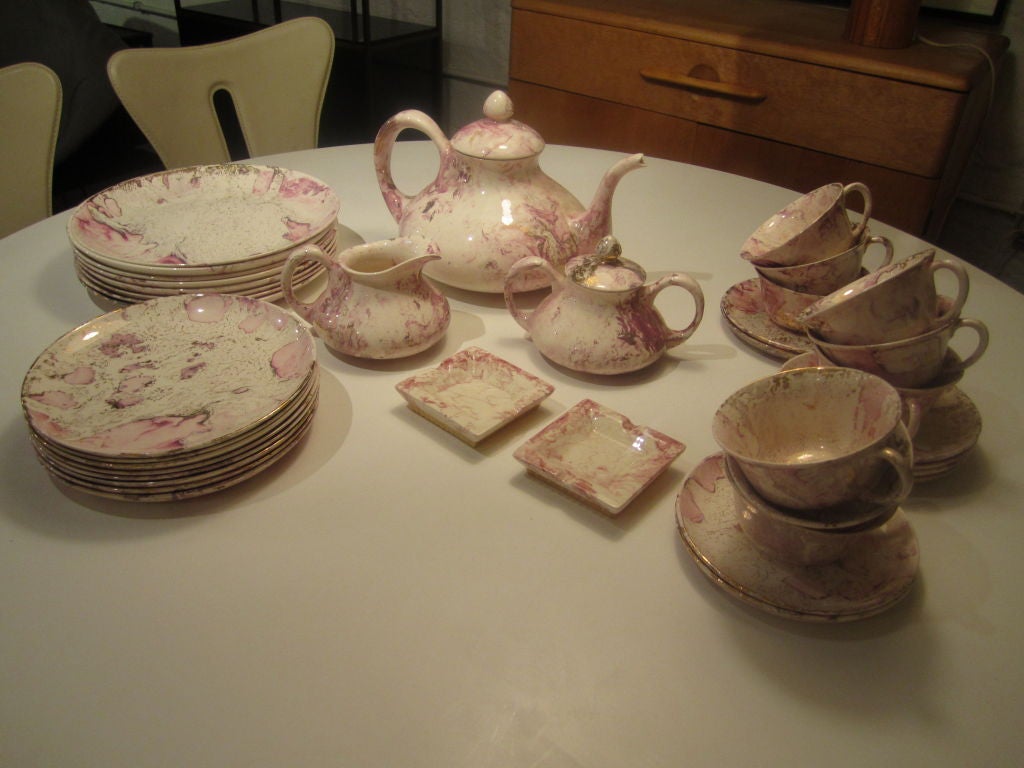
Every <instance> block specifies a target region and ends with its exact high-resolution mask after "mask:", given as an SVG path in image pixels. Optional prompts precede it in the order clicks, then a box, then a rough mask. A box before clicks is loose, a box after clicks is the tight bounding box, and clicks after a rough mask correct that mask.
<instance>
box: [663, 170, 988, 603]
mask: <svg viewBox="0 0 1024 768" xmlns="http://www.w3.org/2000/svg"><path fill="white" fill-rule="evenodd" d="M851 194H857V195H859V196H860V197H861V199H862V202H863V214H862V215H861V216H860V218H859V221H857V222H854V221H852V220H851V217H850V216H849V214H848V213H847V210H846V200H847V198H848V197H849V196H850V195H851ZM870 213H871V193H870V190H869V189H868V188H867V187H866V186H865V185H863V184H859V183H854V184H847V185H845V186H844V185H842V184H838V183H835V184H829V185H826V186H824V187H821V188H819V189H816V190H814V191H812V192H810V193H808V194H806V195H804V196H802V197H800V198H799V199H797V200H795V201H794V202H793V203H791V204H790V205H788V206H786V207H785V208H784V209H783V210H781V211H779V212H778V213H777V214H775V215H774V216H773V217H772V218H770V219H769V220H767V221H766V222H765V223H764V224H762V225H761V226H760V227H759V228H758V229H757V231H755V232H754V234H752V235H751V236H750V237H749V238H748V239H747V241H746V242H745V243H744V244H743V247H742V249H741V256H742V258H744V259H746V260H747V261H750V262H751V263H752V264H753V265H754V267H755V269H756V271H757V273H758V277H757V278H756V281H753V282H748V283H747V284H746V285H744V286H741V287H734V289H733V291H732V292H731V295H728V294H727V296H726V298H725V299H724V300H723V304H722V309H723V313H725V314H726V316H727V318H729V313H730V312H734V313H735V312H736V311H737V310H740V311H747V312H751V313H752V312H753V311H754V308H755V307H758V305H759V309H760V310H761V311H762V312H763V313H764V314H765V315H767V317H768V320H769V321H770V322H771V323H774V324H775V325H777V326H778V327H779V328H780V329H783V332H784V333H789V334H792V341H791V342H790V343H789V344H788V345H778V346H771V345H769V344H764V345H762V346H760V347H759V348H760V349H762V350H763V351H766V352H768V353H769V354H776V353H777V352H779V351H780V350H788V352H789V353H790V354H787V355H785V356H786V357H787V360H786V362H785V363H784V365H783V366H782V369H781V371H780V372H779V373H776V374H774V375H773V376H769V377H767V378H765V379H762V380H760V381H755V382H753V383H751V384H749V385H747V386H745V387H743V388H741V389H740V390H739V391H737V392H735V393H734V394H733V395H731V396H730V397H728V398H727V399H726V400H725V402H723V403H722V405H721V407H720V408H719V409H718V411H717V412H716V413H715V415H714V418H713V421H712V433H713V436H714V438H715V441H716V442H717V443H718V445H719V447H720V448H721V449H722V453H720V454H716V455H714V456H712V457H709V458H707V459H706V460H705V461H704V462H703V463H702V464H701V465H700V466H698V467H697V468H696V469H695V470H694V471H693V472H692V473H691V474H690V476H689V477H688V478H687V480H686V482H685V483H684V486H683V489H682V490H681V491H680V494H679V497H678V499H677V518H678V524H679V528H680V532H681V534H682V536H683V539H684V541H685V542H686V543H687V545H688V546H689V548H690V550H691V553H692V554H693V555H694V558H695V560H697V562H698V564H699V565H700V566H701V567H702V568H703V569H704V570H705V572H706V573H707V574H708V575H709V576H711V577H712V579H713V580H714V581H715V583H717V584H719V585H721V586H723V587H724V588H725V589H727V590H729V591H731V592H733V593H734V594H735V595H736V596H737V597H740V598H741V599H744V600H747V601H749V602H752V603H754V604H757V605H758V606H759V607H761V608H766V609H768V610H771V611H774V612H777V613H780V614H783V615H787V616H791V617H799V618H803V619H821V620H842V619H851V618H860V617H863V616H866V615H871V614H872V613H876V612H878V611H880V610H884V609H885V608H886V607H888V606H890V605H892V604H893V603H894V602H895V601H896V600H898V599H900V598H901V597H902V596H903V595H905V594H906V592H907V590H908V589H909V586H910V584H911V583H912V581H913V579H914V573H915V571H916V568H917V545H916V539H915V538H914V534H913V531H912V529H911V527H910V524H909V521H908V520H907V519H906V516H905V515H904V514H903V512H902V511H901V510H900V508H899V506H900V504H901V503H902V502H903V500H904V499H906V498H907V496H908V495H909V493H910V492H911V490H912V488H913V486H914V484H915V483H916V482H921V481H924V480H928V479H933V478H936V477H939V476H941V475H943V474H945V473H947V472H949V471H950V470H951V469H953V468H954V467H955V466H956V465H957V464H958V463H959V462H960V461H961V460H962V459H963V457H964V456H965V455H966V454H967V453H968V452H969V451H970V450H971V448H972V447H973V446H974V444H975V442H976V441H977V438H978V434H979V433H980V429H981V419H980V415H978V412H977V409H976V408H975V407H974V404H973V403H972V402H971V401H970V398H968V397H967V396H966V395H965V394H964V393H963V392H962V391H961V390H960V389H959V388H958V387H957V384H958V383H959V382H960V381H961V379H962V378H963V374H964V371H965V370H966V369H967V368H968V367H970V366H971V365H973V364H974V363H975V362H977V360H978V359H979V358H980V357H981V356H982V354H984V352H985V349H986V348H987V346H988V330H987V328H986V326H985V325H984V323H982V322H981V321H979V320H975V319H971V318H965V317H962V316H961V311H962V309H963V307H964V304H965V302H966V299H967V294H968V289H969V281H968V276H967V273H966V272H965V270H964V269H963V267H961V266H960V265H959V264H958V263H956V262H953V261H939V260H936V259H935V251H934V250H933V249H928V250H925V251H922V252H920V253H915V254H913V255H911V256H909V257H907V258H904V259H900V260H894V258H893V256H894V253H893V246H892V243H891V242H890V241H888V240H887V239H886V238H883V237H877V236H873V235H871V234H870V233H869V231H868V222H869V218H870ZM876 244H877V245H878V246H879V247H880V248H879V250H880V251H881V253H882V258H881V263H880V264H878V265H876V266H874V267H873V268H872V269H870V270H869V269H867V268H865V266H864V263H863V260H864V254H865V253H866V252H867V250H868V249H869V248H870V247H872V246H874V245H876ZM941 272H945V273H948V274H949V275H951V276H952V277H951V281H950V282H953V283H955V289H954V291H953V294H952V295H951V296H946V295H943V294H942V293H940V291H939V289H938V287H937V280H936V275H937V274H938V273H941ZM755 284H756V288H755ZM755 302H756V303H755ZM729 319H730V321H734V320H735V318H729ZM733 327H734V330H737V331H743V330H744V329H743V327H742V324H741V323H736V322H733ZM962 329H968V330H969V331H972V332H973V334H974V336H975V343H974V347H973V349H972V351H971V352H970V353H968V354H965V355H963V356H961V355H960V354H958V353H957V352H956V351H954V350H953V349H951V348H950V341H951V340H952V339H953V338H954V336H956V335H957V334H958V333H959V332H960V331H961V330H962ZM745 330H746V331H747V332H748V333H749V331H750V327H749V326H748V327H747V328H746V329H745ZM737 335H739V336H740V338H742V339H744V340H745V341H749V340H750V336H747V337H746V338H744V336H743V334H742V333H738V334H737ZM776 338H783V337H776ZM762 340H765V339H762ZM801 347H802V348H803V350H806V351H802V353H801ZM794 353H795V354H794Z"/></svg>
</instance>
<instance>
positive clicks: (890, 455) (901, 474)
mask: <svg viewBox="0 0 1024 768" xmlns="http://www.w3.org/2000/svg"><path fill="white" fill-rule="evenodd" d="M897 426H898V428H899V425H897ZM915 431H916V428H915ZM907 434H908V435H909V434H910V430H909V429H907ZM879 453H880V454H881V457H882V458H883V459H884V460H885V461H887V462H889V465H890V466H892V468H893V469H894V470H896V476H897V478H898V479H899V483H898V485H897V487H896V489H895V490H894V491H893V492H892V493H887V494H885V495H884V496H879V497H876V498H872V499H871V501H873V502H874V503H876V504H900V503H902V502H903V500H904V499H906V498H907V496H909V495H910V491H911V490H913V488H914V461H913V459H912V458H911V457H909V456H905V455H904V454H902V453H900V452H899V451H897V450H896V449H895V448H893V447H892V446H891V445H887V446H885V447H884V448H882V449H881V450H880V451H879Z"/></svg>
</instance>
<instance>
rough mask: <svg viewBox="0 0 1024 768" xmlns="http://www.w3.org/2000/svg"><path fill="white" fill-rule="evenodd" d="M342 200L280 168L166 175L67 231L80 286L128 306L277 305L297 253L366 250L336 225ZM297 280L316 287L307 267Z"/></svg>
mask: <svg viewBox="0 0 1024 768" xmlns="http://www.w3.org/2000/svg"><path fill="white" fill-rule="evenodd" d="M338 207H339V203H338V198H337V196H336V195H335V194H334V192H333V191H332V190H331V189H330V188H329V187H327V186H326V185H325V184H323V183H322V182H320V181H318V180H316V179H314V178H313V177H311V176H307V175H305V174H301V173H297V172H295V171H289V170H285V169H282V168H269V167H264V166H253V165H227V166H221V165H214V166H197V167H194V168H184V169H177V170H174V171H164V172H161V173H157V174H152V175H149V176H142V177H139V178H137V179H132V180H130V181H126V182H123V183H122V184H118V185H116V186H114V187H111V188H109V189H107V190H104V191H103V192H100V193H99V194H97V195H94V196H93V197H92V198H90V199H89V200H87V201H85V202H84V203H83V204H82V205H81V206H79V207H78V209H76V211H75V213H74V215H73V216H72V219H71V221H70V222H69V224H68V235H69V237H70V239H71V242H72V246H73V252H74V264H75V271H76V273H77V274H78V279H79V281H80V282H81V283H82V284H83V285H84V286H85V287H86V288H88V289H89V290H90V291H91V292H92V293H94V294H96V295H97V296H99V297H101V298H103V299H106V300H109V301H113V302H117V303H123V304H132V303H137V302H141V301H146V300H148V299H151V298H155V297H159V296H172V295H183V294H191V293H232V294H237V295H242V296H249V297H250V298H258V299H266V300H268V301H276V300H277V299H280V298H281V270H282V269H283V267H284V261H285V259H286V258H287V256H288V253H289V252H290V250H291V249H292V248H294V247H295V246H297V245H304V244H307V243H310V244H315V245H317V246H318V247H320V248H321V249H323V250H324V251H326V252H328V253H333V252H334V250H335V249H336V247H338V245H339V244H340V245H341V246H342V247H349V246H351V245H355V244H356V243H358V242H362V238H360V237H359V236H358V235H357V234H356V233H354V232H352V231H351V230H350V229H348V228H347V227H343V226H342V225H340V224H339V223H338V222H337V213H338ZM309 267H310V268H309V269H307V270H306V272H305V273H304V274H303V275H302V276H300V277H297V280H296V282H298V283H302V284H306V283H309V282H312V281H313V280H315V279H316V278H317V277H318V276H319V274H320V272H321V269H320V267H319V266H318V265H312V264H311V265H309Z"/></svg>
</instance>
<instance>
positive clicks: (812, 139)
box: [509, 0, 1008, 239]
mask: <svg viewBox="0 0 1024 768" xmlns="http://www.w3.org/2000/svg"><path fill="white" fill-rule="evenodd" d="M846 13H847V12H846V10H845V9H842V8H834V7H830V6H823V5H816V4H813V3H803V2H799V0H686V2H679V1H678V0H630V1H629V2H621V0H513V1H512V37H511V61H510V85H509V90H510V94H511V96H512V98H513V100H514V102H515V107H516V116H517V118H519V119H521V120H523V121H524V122H526V123H528V124H529V125H531V126H532V127H534V128H536V129H537V130H538V131H539V132H540V133H541V135H542V136H544V138H545V139H546V140H547V141H548V142H550V143H553V144H576V145H581V146H589V147H598V148H604V149H614V150H618V151H623V152H645V153H647V154H649V155H651V156H656V157H665V158H668V159H672V160H680V161H683V162H689V163H694V164H697V165H702V166H707V167H711V168H716V169H719V170H723V171H728V172H731V173H737V174H740V175H743V176H748V177H751V178H756V179H759V180H762V181H767V182H770V183H773V184H778V185H780V186H783V187H787V188H790V189H793V190H796V191H799V192H806V191H809V190H811V189H814V188H815V187H818V186H821V185H822V184H826V183H828V182H832V181H843V182H850V181H862V182H864V183H866V184H868V186H870V187H871V189H872V192H873V197H874V206H875V214H874V217H875V218H877V219H878V220H880V221H884V222H886V223H889V224H892V225H895V226H897V227H900V228H902V229H904V230H906V231H908V232H911V233H914V234H917V235H923V236H925V237H929V238H932V239H934V238H936V237H937V236H938V234H939V233H940V232H941V229H942V224H943V222H944V220H945V217H946V214H947V213H948V211H949V207H950V205H951V204H952V202H953V199H954V197H955V195H956V191H957V187H958V185H959V183H960V180H961V178H962V176H963V172H964V169H965V167H966V164H967V161H968V159H969V156H970V152H971V149H972V148H973V146H974V144H975V142H976V140H977V136H978V132H979V130H980V127H981V124H982V121H983V119H984V116H985V112H986V107H987V104H988V102H989V98H990V83H991V73H990V70H989V66H988V62H987V61H986V59H985V57H984V56H982V55H981V54H980V53H979V52H978V51H977V50H974V49H968V48H938V47H934V46H928V45H925V44H924V43H921V42H914V43H913V44H912V45H910V46H908V47H905V48H899V49H883V48H875V47H866V46H860V45H855V44H853V43H850V42H848V41H846V40H845V39H844V29H845V26H846ZM919 28H920V32H921V34H923V35H925V36H926V37H928V38H929V39H932V40H935V41H936V42H947V43H948V42H958V43H967V44H970V45H973V46H976V47H978V48H980V49H981V50H984V51H985V52H986V53H987V55H988V57H989V58H990V59H991V60H992V62H993V63H994V64H995V65H998V63H999V61H1000V59H1001V57H1002V55H1003V53H1004V52H1005V50H1006V48H1007V45H1008V40H1007V39H1006V38H1005V37H1003V36H1001V35H995V34H989V33H984V32H978V31H974V30H968V29H961V28H957V27H954V26H951V25H949V24H948V23H944V22H941V21H937V20H926V19H921V20H920V21H919Z"/></svg>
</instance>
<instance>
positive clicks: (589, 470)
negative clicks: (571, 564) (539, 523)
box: [514, 400, 686, 515]
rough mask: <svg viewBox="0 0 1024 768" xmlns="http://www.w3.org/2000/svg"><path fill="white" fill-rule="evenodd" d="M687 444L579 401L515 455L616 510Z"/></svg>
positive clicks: (596, 502) (599, 505)
mask: <svg viewBox="0 0 1024 768" xmlns="http://www.w3.org/2000/svg"><path fill="white" fill-rule="evenodd" d="M685 449H686V446H685V445H683V444H682V443H680V442H678V441H677V440H674V439H673V438H671V437H669V436H668V435H664V434H662V433H661V432H658V431H656V430H653V429H650V428H648V427H641V426H637V425H636V424H633V422H631V421H630V420H629V419H627V418H626V417H625V416H623V415H622V414H620V413H616V412H615V411H613V410H611V409H609V408H606V407H604V406H603V405H600V404H599V403H595V402H594V401H593V400H581V401H580V402H578V403H577V404H576V405H574V406H573V407H572V408H570V409H569V410H568V411H566V412H565V413H563V414H562V415H561V416H559V417H558V418H557V419H555V420H554V421H553V422H551V423H550V424H548V425H547V426H546V427H545V428H544V429H542V430H541V431H540V432H538V433H537V434H536V435H534V436H533V437H531V438H530V439H529V440H528V441H527V442H525V443H524V444H523V445H521V446H520V447H519V448H518V449H517V450H516V452H515V454H514V455H515V457H516V459H518V460H519V461H520V462H522V463H523V464H524V465H525V466H526V468H527V469H528V470H529V471H530V472H531V473H533V474H535V475H537V476H539V477H541V478H542V479H544V480H547V481H548V482H550V483H553V484H555V485H556V486H558V487H560V488H562V489H563V490H565V491H567V492H568V493H570V494H572V495H573V496H575V497H577V498H579V499H581V500H582V501H584V502H586V503H588V504H592V505H594V506H595V507H597V508H598V509H600V510H602V511H604V512H607V513H608V514H611V515H617V514H618V513H619V512H621V511H622V510H623V509H625V508H626V506H627V505H628V504H629V503H630V502H631V501H632V500H633V499H635V498H636V497H637V495H639V493H640V492H641V491H642V490H643V489H644V488H646V487H647V486H648V485H650V484H651V483H652V482H653V481H654V479H655V478H656V477H657V476H658V475H660V474H661V473H662V472H663V471H664V470H665V469H666V468H667V467H668V465H669V464H671V463H672V462H673V461H674V460H675V459H676V457H677V456H679V454H681V453H682V452H683V451H684V450H685Z"/></svg>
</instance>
